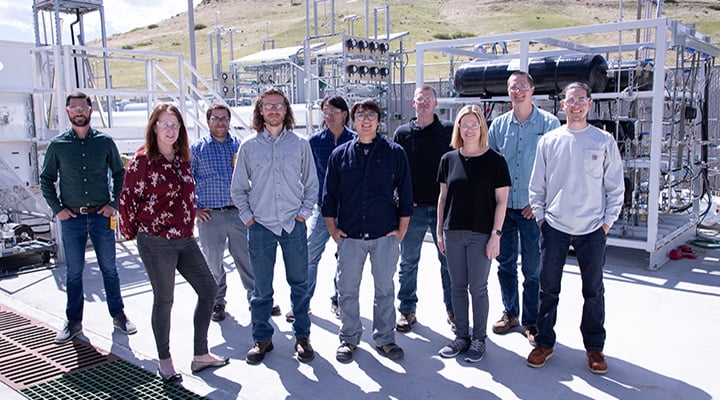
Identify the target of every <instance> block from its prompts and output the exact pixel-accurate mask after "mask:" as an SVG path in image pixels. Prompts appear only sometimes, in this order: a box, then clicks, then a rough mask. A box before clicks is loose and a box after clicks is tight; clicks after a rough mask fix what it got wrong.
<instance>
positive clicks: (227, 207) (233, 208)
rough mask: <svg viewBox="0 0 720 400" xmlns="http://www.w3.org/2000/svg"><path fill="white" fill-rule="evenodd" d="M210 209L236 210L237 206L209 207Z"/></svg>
mask: <svg viewBox="0 0 720 400" xmlns="http://www.w3.org/2000/svg"><path fill="white" fill-rule="evenodd" d="M210 209H211V210H213V211H227V210H237V207H235V206H225V207H211V208H210Z"/></svg>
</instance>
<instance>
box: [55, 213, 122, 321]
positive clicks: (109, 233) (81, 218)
mask: <svg viewBox="0 0 720 400" xmlns="http://www.w3.org/2000/svg"><path fill="white" fill-rule="evenodd" d="M60 228H61V231H62V242H63V249H64V250H65V260H66V264H67V278H66V292H67V306H66V308H65V315H66V316H67V319H68V321H73V322H82V318H83V305H84V304H83V303H84V292H83V280H82V279H83V270H84V269H85V245H86V244H87V239H88V236H90V241H92V244H93V249H95V256H96V257H97V263H98V266H99V267H100V272H101V273H102V278H103V284H104V285H105V300H106V302H107V306H108V310H109V311H110V316H112V317H113V318H114V317H117V316H118V315H120V314H122V313H123V309H124V308H125V306H124V304H123V300H122V297H121V296H120V278H118V273H117V268H116V267H115V232H114V231H113V230H112V229H110V218H108V217H105V216H103V215H102V214H87V215H82V214H78V215H77V217H75V218H68V219H66V220H65V221H61V222H60Z"/></svg>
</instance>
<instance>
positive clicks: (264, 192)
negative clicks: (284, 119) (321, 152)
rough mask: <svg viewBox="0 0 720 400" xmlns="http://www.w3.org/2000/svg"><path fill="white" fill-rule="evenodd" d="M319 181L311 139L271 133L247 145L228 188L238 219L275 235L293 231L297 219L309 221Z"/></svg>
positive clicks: (245, 142)
mask: <svg viewBox="0 0 720 400" xmlns="http://www.w3.org/2000/svg"><path fill="white" fill-rule="evenodd" d="M317 193H318V180H317V174H316V172H315V162H314V160H313V155H312V150H311V148H310V144H309V143H308V141H307V139H305V138H303V137H300V136H299V135H297V134H296V133H295V132H293V131H288V130H284V129H283V131H282V132H281V133H280V135H279V136H278V137H276V138H273V137H271V135H270V133H269V132H268V131H267V130H264V131H263V132H260V133H256V134H255V135H252V136H250V137H248V138H247V139H245V140H243V142H242V143H241V144H240V148H239V149H238V156H237V162H236V164H235V171H234V173H233V178H232V184H231V186H230V196H231V197H232V199H233V202H234V203H235V205H236V206H237V208H238V211H239V213H240V219H241V220H242V221H243V223H245V224H247V223H248V221H250V220H251V219H253V218H254V219H255V222H257V223H260V224H261V225H262V226H264V227H265V228H267V229H268V230H270V231H271V232H272V233H274V234H276V235H280V234H282V231H283V230H285V231H286V232H291V231H292V229H293V227H294V224H295V218H296V217H298V216H301V217H303V218H304V219H308V218H309V217H310V215H311V214H312V209H313V206H314V205H315V201H316V200H317Z"/></svg>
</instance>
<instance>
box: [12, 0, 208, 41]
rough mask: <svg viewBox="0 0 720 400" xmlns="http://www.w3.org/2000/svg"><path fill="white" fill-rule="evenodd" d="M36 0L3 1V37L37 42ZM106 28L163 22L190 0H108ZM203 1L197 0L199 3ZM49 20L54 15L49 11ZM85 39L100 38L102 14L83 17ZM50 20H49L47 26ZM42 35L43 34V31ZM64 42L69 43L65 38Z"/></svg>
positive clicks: (115, 29)
mask: <svg viewBox="0 0 720 400" xmlns="http://www.w3.org/2000/svg"><path fill="white" fill-rule="evenodd" d="M33 1H35V0H0V16H2V18H0V40H9V41H14V42H31V43H35V33H34V31H33V12H32V5H33ZM102 3H103V5H104V7H105V25H106V26H105V28H106V30H107V36H108V37H110V36H111V35H112V34H114V33H122V32H127V31H130V30H132V29H134V28H137V27H143V26H147V25H150V24H152V23H156V22H160V21H162V20H164V19H167V18H170V17H171V16H173V15H176V14H178V13H181V12H185V11H187V6H188V2H187V0H153V1H148V0H105V1H103V2H102ZM199 3H200V0H193V5H195V6H197V5H198V4H199ZM45 18H46V20H47V19H48V18H50V14H49V13H47V15H46V17H45ZM61 18H63V20H64V21H63V24H64V27H63V32H65V33H69V32H70V27H69V25H68V24H69V23H70V21H71V20H72V21H74V20H75V16H74V15H69V14H61ZM83 22H84V25H85V35H86V37H85V39H86V41H90V40H93V39H99V38H100V13H99V12H92V13H88V14H86V15H85V16H84V17H83ZM47 24H48V22H46V26H48V27H49V25H47ZM41 35H42V34H41ZM63 42H64V43H66V44H67V43H68V42H66V41H65V40H63Z"/></svg>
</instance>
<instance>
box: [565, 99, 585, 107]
mask: <svg viewBox="0 0 720 400" xmlns="http://www.w3.org/2000/svg"><path fill="white" fill-rule="evenodd" d="M563 101H564V103H565V104H567V105H569V106H575V105H577V106H586V105H588V103H590V99H589V98H587V97H578V98H577V99H576V98H574V97H571V98H569V99H565V100H563Z"/></svg>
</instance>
